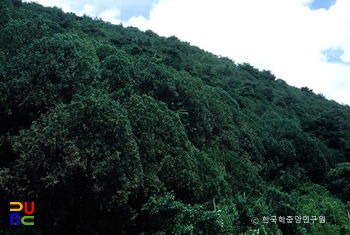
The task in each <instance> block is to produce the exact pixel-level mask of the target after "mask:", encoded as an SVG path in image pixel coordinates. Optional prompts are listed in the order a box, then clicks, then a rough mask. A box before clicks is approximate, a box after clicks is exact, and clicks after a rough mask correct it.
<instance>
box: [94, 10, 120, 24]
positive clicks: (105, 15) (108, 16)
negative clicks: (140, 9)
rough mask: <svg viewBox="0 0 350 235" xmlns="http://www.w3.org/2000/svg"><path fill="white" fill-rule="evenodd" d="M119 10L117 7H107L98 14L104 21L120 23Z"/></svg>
mask: <svg viewBox="0 0 350 235" xmlns="http://www.w3.org/2000/svg"><path fill="white" fill-rule="evenodd" d="M119 16H120V11H119V10H118V9H108V10H105V11H103V12H102V13H101V14H99V17H101V18H102V19H103V20H104V21H107V22H110V23H112V24H119V23H121V21H120V19H119Z"/></svg>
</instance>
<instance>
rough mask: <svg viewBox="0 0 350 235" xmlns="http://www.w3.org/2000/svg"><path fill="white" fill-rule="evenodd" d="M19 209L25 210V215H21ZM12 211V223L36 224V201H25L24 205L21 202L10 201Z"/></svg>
mask: <svg viewBox="0 0 350 235" xmlns="http://www.w3.org/2000/svg"><path fill="white" fill-rule="evenodd" d="M29 205H30V206H29ZM28 207H30V208H28ZM22 209H24V210H23V211H22ZM13 211H15V212H13ZM17 211H18V212H19V211H22V212H24V215H23V216H22V217H21V216H20V214H19V213H18V212H17ZM10 212H12V213H10V225H21V224H22V225H34V215H33V214H34V202H30V204H29V202H24V207H23V204H22V203H21V202H10Z"/></svg>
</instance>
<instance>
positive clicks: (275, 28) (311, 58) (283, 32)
mask: <svg viewBox="0 0 350 235" xmlns="http://www.w3.org/2000/svg"><path fill="white" fill-rule="evenodd" d="M311 2H312V1H311V0H285V1H281V0H265V1H261V0H191V1H189V0H162V1H160V2H159V3H158V4H156V5H154V7H153V10H152V11H151V12H150V19H149V21H148V22H147V23H146V22H145V20H144V19H142V18H141V19H139V21H138V20H137V19H133V21H132V22H130V23H132V24H133V25H134V26H136V27H139V28H141V29H142V30H146V29H152V30H153V31H155V32H156V33H158V34H160V35H162V36H171V35H176V36H177V37H179V38H180V39H181V40H184V41H188V42H190V43H191V44H192V45H196V46H199V47H201V48H203V49H205V50H208V51H211V52H213V53H215V54H219V55H223V56H228V57H230V58H233V59H234V60H235V61H236V62H237V63H242V62H249V63H251V64H252V65H254V66H256V67H258V68H260V69H269V70H271V71H272V72H273V73H274V74H275V75H277V77H279V78H281V79H284V80H286V81H287V82H288V83H289V84H290V85H294V86H297V87H301V86H308V87H310V88H311V89H313V90H314V92H316V93H323V94H325V95H326V97H327V98H329V99H335V100H336V101H338V102H344V103H348V104H350V95H349V94H350V93H349V90H350V84H349V80H348V79H350V78H349V77H347V76H348V74H350V67H349V66H346V65H345V64H330V63H326V60H325V56H324V55H322V54H321V52H322V50H325V49H329V48H334V47H341V48H343V49H344V54H343V55H342V57H341V59H342V60H343V61H347V62H348V61H350V30H349V29H350V1H348V0H338V1H337V3H336V4H335V5H333V6H332V7H331V8H330V9H329V10H328V11H326V10H325V9H319V10H316V11H315V10H310V9H309V8H308V5H309V4H311Z"/></svg>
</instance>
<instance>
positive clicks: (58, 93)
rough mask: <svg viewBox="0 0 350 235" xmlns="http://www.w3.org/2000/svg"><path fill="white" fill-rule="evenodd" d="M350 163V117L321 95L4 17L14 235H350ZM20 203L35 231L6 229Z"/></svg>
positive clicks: (105, 32)
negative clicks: (27, 205) (28, 207)
mask: <svg viewBox="0 0 350 235" xmlns="http://www.w3.org/2000/svg"><path fill="white" fill-rule="evenodd" d="M294 69H298V68H294ZM300 73H302V71H300ZM349 161H350V107H349V106H348V105H341V104H338V103H336V102H335V101H330V100H327V99H326V98H325V97H324V96H323V95H322V94H315V93H314V92H313V91H312V88H308V87H303V88H296V87H292V86H289V85H288V84H287V83H286V82H285V81H283V80H282V79H279V78H276V77H275V76H274V75H273V74H272V73H271V72H270V71H266V70H263V71H260V70H258V69H256V68H254V67H253V66H251V65H250V64H249V63H243V64H237V63H235V62H234V61H233V60H232V59H229V58H224V57H220V56H216V55H213V54H211V53H209V52H206V51H203V50H201V49H200V48H198V47H195V46H191V45H189V43H186V42H181V41H180V40H179V39H177V38H176V37H175V36H173V37H169V38H165V37H160V36H158V35H157V34H156V33H154V32H152V31H150V30H147V31H145V32H142V31H140V30H138V29H137V28H133V27H127V28H126V27H123V26H122V25H112V24H110V23H106V22H104V21H102V20H101V19H92V18H90V17H88V16H83V17H79V16H76V15H75V14H73V13H64V12H63V11H62V10H61V9H58V8H45V7H43V6H41V5H39V4H36V3H22V2H21V0H1V2H0V201H1V202H2V204H1V207H0V212H1V213H0V222H1V225H0V233H2V234H143V235H150V234H158V235H160V234H213V235H217V234H290V235H291V234H297V235H298V234H332V235H336V234H350V216H349V213H350V203H349V201H350V194H349V191H350V163H349ZM13 201H16V202H17V201H18V202H31V201H34V202H35V213H34V215H35V219H34V221H35V224H34V226H24V225H21V226H10V225H9V215H10V211H9V202H13ZM347 211H348V212H347ZM272 216H276V217H277V221H276V222H275V223H274V222H273V220H272V218H273V217H272ZM280 216H281V217H282V216H283V217H285V218H286V219H287V220H285V222H284V223H283V222H282V220H279V219H278V217H280ZM287 216H288V217H287ZM298 216H300V220H299V222H298V221H297V218H298ZM306 216H308V217H310V223H307V221H306ZM312 216H316V218H317V220H316V221H314V222H312V221H311V218H313V217H312ZM320 216H325V223H323V222H322V221H320V219H319V218H320ZM253 217H256V218H255V219H253V220H254V221H253V222H256V219H259V222H258V223H255V224H254V223H253V222H252V221H251V220H252V218H253ZM264 217H269V218H268V219H266V218H265V219H266V220H265V221H264V220H263V218H264ZM288 218H292V220H289V222H290V223H288V222H287V221H288Z"/></svg>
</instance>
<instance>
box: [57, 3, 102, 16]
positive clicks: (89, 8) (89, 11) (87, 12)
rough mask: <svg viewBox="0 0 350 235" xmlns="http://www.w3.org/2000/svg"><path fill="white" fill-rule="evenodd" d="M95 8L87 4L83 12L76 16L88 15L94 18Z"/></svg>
mask: <svg viewBox="0 0 350 235" xmlns="http://www.w3.org/2000/svg"><path fill="white" fill-rule="evenodd" d="M95 8H96V7H95V6H93V5H90V4H85V5H84V8H83V9H82V10H81V11H79V12H77V13H76V14H77V15H78V16H83V15H88V16H92V17H93V16H95V15H94V10H95ZM63 11H64V9H63Z"/></svg>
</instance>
